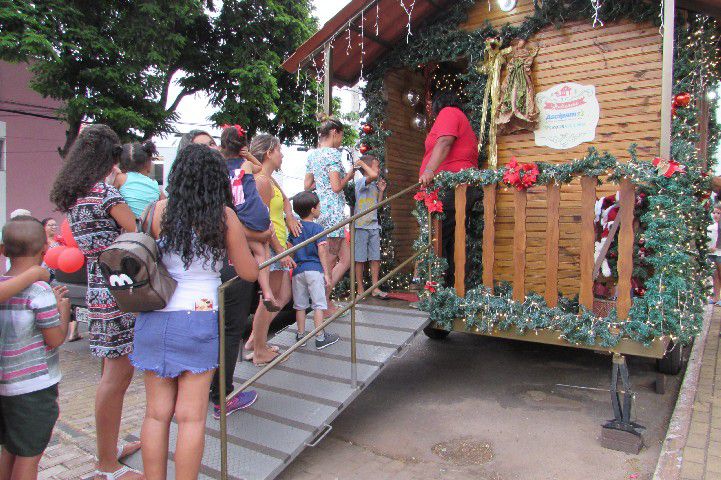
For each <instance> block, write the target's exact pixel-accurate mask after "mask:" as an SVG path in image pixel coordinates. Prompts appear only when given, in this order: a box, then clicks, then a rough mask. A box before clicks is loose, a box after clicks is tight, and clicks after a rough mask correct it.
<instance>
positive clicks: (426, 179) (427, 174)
mask: <svg viewBox="0 0 721 480" xmlns="http://www.w3.org/2000/svg"><path fill="white" fill-rule="evenodd" d="M435 176H436V174H435V173H433V170H429V169H425V170H424V171H423V173H422V174H421V176H420V177H419V178H418V181H419V182H421V186H423V187H424V188H425V187H427V186H428V185H430V184H431V182H433V177H435Z"/></svg>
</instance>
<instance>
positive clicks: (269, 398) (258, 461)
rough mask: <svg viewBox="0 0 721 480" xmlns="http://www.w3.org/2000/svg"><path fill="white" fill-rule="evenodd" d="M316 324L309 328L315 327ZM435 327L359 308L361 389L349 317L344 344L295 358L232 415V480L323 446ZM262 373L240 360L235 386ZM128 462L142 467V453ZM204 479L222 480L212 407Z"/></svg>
mask: <svg viewBox="0 0 721 480" xmlns="http://www.w3.org/2000/svg"><path fill="white" fill-rule="evenodd" d="M312 323H313V322H312V318H309V319H308V322H307V326H306V328H308V327H309V326H311V325H312ZM427 324H428V317H427V315H426V314H425V313H423V312H419V311H413V310H403V309H398V308H388V307H377V306H370V305H363V304H359V305H358V306H357V307H356V336H357V337H356V338H357V343H356V346H357V358H358V364H357V366H358V369H357V371H358V388H356V389H354V388H352V386H351V362H350V350H351V343H350V318H349V317H348V316H345V317H341V318H339V319H337V320H336V321H334V322H333V323H332V324H331V326H330V327H329V328H328V331H332V332H334V333H337V334H338V335H340V337H341V340H340V341H339V342H338V343H336V344H334V345H331V346H330V347H327V348H325V349H323V350H320V351H318V350H316V349H315V346H314V345H313V342H312V341H310V342H308V344H307V345H306V346H305V347H303V348H301V349H299V350H297V351H296V352H294V353H293V354H292V355H291V356H290V357H289V358H288V360H287V361H286V362H284V363H282V364H280V365H278V366H277V367H276V368H274V369H273V370H271V371H270V372H268V373H267V374H266V375H265V376H263V377H262V378H261V379H260V380H258V382H257V383H256V384H255V386H254V387H253V388H255V390H257V392H258V400H257V401H256V403H255V404H254V405H253V406H252V407H250V408H248V409H246V410H243V411H241V412H237V413H235V414H233V415H231V416H230V417H228V478H230V479H234V480H241V479H242V480H265V479H272V478H275V477H276V476H277V475H278V474H279V473H280V472H281V471H283V469H284V468H285V467H286V466H287V465H288V464H289V463H290V462H292V461H293V459H295V458H296V457H297V456H298V455H299V454H300V452H302V451H303V450H304V449H305V448H306V447H307V446H315V445H317V444H318V443H319V442H320V441H321V440H322V439H323V438H324V437H325V436H326V435H327V434H328V433H329V432H330V430H331V429H332V427H331V426H330V423H331V422H332V421H333V420H334V419H335V418H336V417H337V416H338V415H339V414H340V413H341V412H342V411H343V410H344V409H345V408H346V407H347V406H348V405H350V403H351V402H352V401H353V400H354V399H355V398H356V397H357V396H358V395H359V394H360V393H361V392H362V391H363V390H364V389H365V388H366V387H367V386H368V385H369V384H370V383H371V382H372V381H373V380H374V379H375V378H376V377H377V376H378V375H379V374H380V372H381V370H383V368H384V367H385V366H386V365H387V364H388V363H389V362H390V361H391V360H392V359H393V358H394V357H397V356H399V355H401V354H402V353H403V352H404V351H405V350H406V349H407V348H408V347H409V346H410V343H411V342H412V341H413V339H414V338H415V336H416V335H418V333H419V332H420V331H421V330H422V329H423V328H424V327H425V326H426V325H427ZM271 342H272V343H273V344H276V345H280V346H281V347H287V346H290V345H292V344H293V343H295V325H291V326H290V327H288V328H286V329H284V330H281V331H279V332H278V333H277V334H276V335H275V336H274V337H273V338H272V339H271ZM257 371H258V368H257V367H255V366H253V364H252V363H251V362H240V363H239V364H238V365H237V366H236V369H235V379H234V383H235V384H236V385H237V384H240V383H242V382H243V381H244V380H247V379H249V378H250V377H251V376H253V375H254V374H255V373H256V372H257ZM176 438H177V425H176V424H175V423H173V424H171V428H170V455H169V466H168V478H174V477H175V470H174V466H175V465H174V462H173V453H174V451H175V441H176ZM125 463H126V464H127V465H129V466H131V467H133V468H138V469H142V460H141V456H140V454H135V455H133V456H131V457H129V458H128V459H127V460H126V461H125ZM199 478H201V479H203V480H211V479H217V478H220V426H219V423H218V421H216V420H214V419H213V417H212V408H209V409H208V417H207V420H206V436H205V451H204V453H203V461H202V465H201V470H200V477H199Z"/></svg>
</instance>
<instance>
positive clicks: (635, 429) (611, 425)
mask: <svg viewBox="0 0 721 480" xmlns="http://www.w3.org/2000/svg"><path fill="white" fill-rule="evenodd" d="M619 374H620V376H621V386H622V388H623V390H622V392H623V404H621V396H620V393H619V391H618V377H619ZM611 405H612V406H613V415H614V418H613V419H612V420H609V421H608V422H606V423H605V424H604V425H603V428H602V429H601V444H602V445H603V446H604V447H606V448H610V449H612V450H620V451H622V452H626V453H633V454H637V453H638V452H640V451H641V448H642V447H643V437H642V436H641V430H644V429H645V427H643V426H642V425H639V424H638V423H636V422H632V421H631V407H632V405H633V392H632V391H631V382H630V381H629V378H628V366H627V365H626V358H625V357H624V356H623V355H620V354H618V353H614V354H613V361H612V367H611Z"/></svg>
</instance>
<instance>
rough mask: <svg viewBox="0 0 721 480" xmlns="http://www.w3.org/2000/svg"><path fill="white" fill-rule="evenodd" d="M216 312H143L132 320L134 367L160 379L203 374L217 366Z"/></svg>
mask: <svg viewBox="0 0 721 480" xmlns="http://www.w3.org/2000/svg"><path fill="white" fill-rule="evenodd" d="M218 350H219V344H218V312H217V311H215V310H209V311H187V310H179V311H176V312H142V313H141V314H140V315H139V316H138V318H137V319H136V320H135V339H134V341H133V353H132V354H131V355H130V360H131V361H132V363H133V365H134V366H135V367H136V368H138V369H140V370H145V371H151V372H154V373H155V374H156V375H158V376H159V377H164V378H175V377H178V376H180V374H181V373H183V372H191V373H203V372H207V371H208V370H213V369H214V368H216V367H217V366H218Z"/></svg>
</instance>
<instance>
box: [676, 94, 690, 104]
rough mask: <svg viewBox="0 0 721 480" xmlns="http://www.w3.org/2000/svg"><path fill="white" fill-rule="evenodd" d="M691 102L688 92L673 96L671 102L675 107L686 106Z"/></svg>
mask: <svg viewBox="0 0 721 480" xmlns="http://www.w3.org/2000/svg"><path fill="white" fill-rule="evenodd" d="M690 103H691V94H690V93H688V92H684V93H679V94H678V95H676V96H675V97H673V104H674V105H675V106H677V107H688V106H689V104H690Z"/></svg>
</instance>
